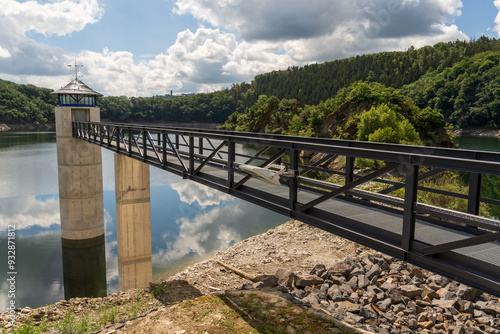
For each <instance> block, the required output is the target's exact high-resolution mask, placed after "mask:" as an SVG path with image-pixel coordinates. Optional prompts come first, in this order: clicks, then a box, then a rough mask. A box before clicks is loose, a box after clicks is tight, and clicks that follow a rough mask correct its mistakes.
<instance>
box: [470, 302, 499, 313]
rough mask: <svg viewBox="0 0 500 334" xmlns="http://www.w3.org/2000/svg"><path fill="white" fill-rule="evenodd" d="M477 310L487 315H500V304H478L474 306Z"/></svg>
mask: <svg viewBox="0 0 500 334" xmlns="http://www.w3.org/2000/svg"><path fill="white" fill-rule="evenodd" d="M474 307H475V308H478V309H479V310H481V311H483V312H484V313H486V314H491V315H494V316H497V315H500V303H498V302H483V301H479V302H476V303H475V305H474Z"/></svg>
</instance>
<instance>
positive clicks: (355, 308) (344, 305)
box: [337, 301, 360, 313]
mask: <svg viewBox="0 0 500 334" xmlns="http://www.w3.org/2000/svg"><path fill="white" fill-rule="evenodd" d="M337 305H338V307H339V308H340V309H342V310H344V311H346V312H351V313H358V312H359V310H360V306H359V305H358V304H354V303H351V302H349V301H341V302H338V303H337Z"/></svg>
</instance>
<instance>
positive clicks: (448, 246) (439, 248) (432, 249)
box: [422, 232, 500, 255]
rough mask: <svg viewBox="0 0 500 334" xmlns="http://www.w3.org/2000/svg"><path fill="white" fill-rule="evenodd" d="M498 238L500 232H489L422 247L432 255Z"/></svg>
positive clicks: (424, 251) (499, 237) (425, 253)
mask: <svg viewBox="0 0 500 334" xmlns="http://www.w3.org/2000/svg"><path fill="white" fill-rule="evenodd" d="M497 240H500V232H495V233H489V234H485V235H480V236H478V237H472V238H468V239H464V240H458V241H452V242H447V243H445V244H441V245H436V246H429V247H425V248H424V249H422V252H423V253H424V255H432V254H436V253H442V252H446V251H449V250H453V249H457V248H462V247H469V246H475V245H480V244H484V243H487V242H492V241H497Z"/></svg>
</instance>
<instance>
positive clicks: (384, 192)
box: [378, 168, 445, 194]
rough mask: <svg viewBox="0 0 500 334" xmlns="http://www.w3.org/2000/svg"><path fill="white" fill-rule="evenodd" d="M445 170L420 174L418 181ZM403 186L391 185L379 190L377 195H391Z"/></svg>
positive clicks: (401, 184) (439, 169) (436, 169)
mask: <svg viewBox="0 0 500 334" xmlns="http://www.w3.org/2000/svg"><path fill="white" fill-rule="evenodd" d="M444 171H445V170H444V169H441V168H434V169H432V170H430V171H428V172H425V173H422V174H420V175H419V176H418V181H422V180H425V179H426V178H428V177H431V176H434V175H437V174H439V173H441V172H444ZM404 186H405V184H404V183H400V184H395V185H393V186H392V187H389V188H386V189H384V190H381V191H379V192H378V193H379V194H388V193H391V192H393V191H396V190H398V189H401V188H403V187H404Z"/></svg>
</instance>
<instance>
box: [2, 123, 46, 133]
mask: <svg viewBox="0 0 500 334" xmlns="http://www.w3.org/2000/svg"><path fill="white" fill-rule="evenodd" d="M55 129H56V125H55V124H54V123H45V124H33V123H0V131H9V130H17V131H55Z"/></svg>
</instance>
